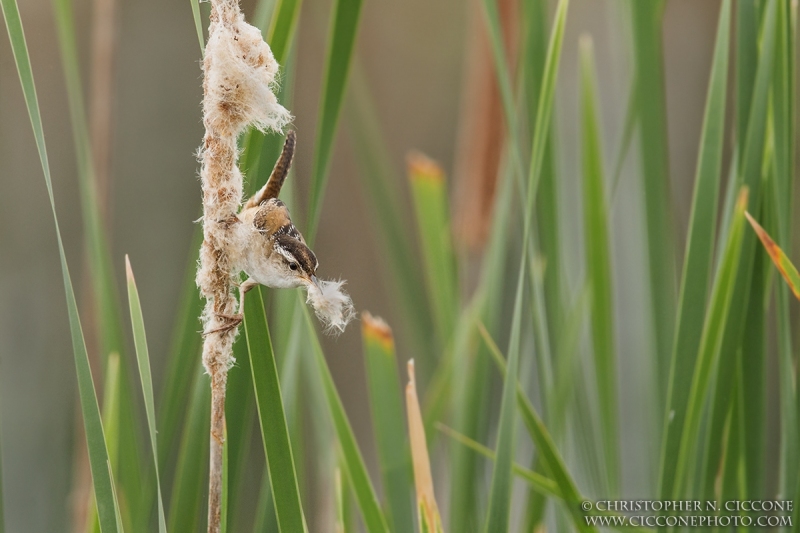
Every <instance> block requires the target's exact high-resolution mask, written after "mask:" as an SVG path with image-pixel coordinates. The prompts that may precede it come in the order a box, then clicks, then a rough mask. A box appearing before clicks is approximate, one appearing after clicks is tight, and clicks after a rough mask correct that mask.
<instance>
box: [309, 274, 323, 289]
mask: <svg viewBox="0 0 800 533" xmlns="http://www.w3.org/2000/svg"><path fill="white" fill-rule="evenodd" d="M311 283H313V284H314V285H316V286H317V288H318V289H319V290H322V287H320V286H319V280H318V279H317V276H315V275H314V274H311Z"/></svg>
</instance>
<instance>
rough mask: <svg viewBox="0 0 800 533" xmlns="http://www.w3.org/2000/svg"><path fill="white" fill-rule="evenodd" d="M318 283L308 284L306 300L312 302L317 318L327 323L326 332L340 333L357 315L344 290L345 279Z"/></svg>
mask: <svg viewBox="0 0 800 533" xmlns="http://www.w3.org/2000/svg"><path fill="white" fill-rule="evenodd" d="M318 283H319V287H317V286H316V285H314V284H310V285H308V286H307V290H308V297H307V298H306V302H307V303H309V304H311V306H312V307H313V308H314V312H315V313H316V314H317V318H319V319H320V321H321V322H322V323H323V324H324V325H325V332H326V333H333V334H336V335H338V334H339V333H341V332H343V331H344V328H345V327H347V324H348V323H349V322H350V321H351V320H352V319H353V317H354V316H355V310H354V309H353V301H352V300H351V299H350V296H349V295H348V294H347V293H346V292H344V291H343V290H342V285H344V284H345V282H344V280H339V281H319V282H318Z"/></svg>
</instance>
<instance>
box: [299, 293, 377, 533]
mask: <svg viewBox="0 0 800 533" xmlns="http://www.w3.org/2000/svg"><path fill="white" fill-rule="evenodd" d="M302 309H303V314H304V315H305V322H306V325H307V328H308V334H309V337H310V340H311V344H312V351H313V352H314V362H315V365H314V366H316V368H317V377H318V379H319V384H320V386H321V387H322V392H323V395H324V397H325V400H326V403H327V406H328V410H329V412H330V415H331V419H332V421H333V427H334V429H335V431H336V436H337V437H338V439H339V444H340V446H341V452H342V457H343V461H342V465H343V466H344V470H345V473H346V474H347V477H348V479H349V480H350V485H351V486H352V488H353V492H354V493H355V495H356V502H357V503H358V507H359V508H360V509H361V515H362V516H363V518H364V524H365V526H366V529H367V532H368V533H379V532H380V533H385V532H387V531H389V528H388V526H387V524H386V519H385V518H384V516H383V512H382V511H381V508H380V505H379V504H378V497H377V496H376V495H375V490H374V489H373V488H372V482H371V481H370V478H369V474H368V473H367V468H366V466H365V464H364V458H363V457H362V456H361V452H360V451H359V449H358V444H357V442H356V437H355V434H354V433H353V428H352V427H351V426H350V421H349V420H348V419H347V414H346V413H345V410H344V406H343V405H342V400H341V398H340V397H339V393H338V392H337V390H336V385H335V384H334V382H333V376H331V371H330V369H329V368H328V363H327V361H325V355H324V354H323V353H322V347H321V346H320V344H319V339H318V338H317V334H316V331H315V330H314V323H313V322H312V321H311V315H310V314H309V312H308V308H307V307H306V306H303V308H302Z"/></svg>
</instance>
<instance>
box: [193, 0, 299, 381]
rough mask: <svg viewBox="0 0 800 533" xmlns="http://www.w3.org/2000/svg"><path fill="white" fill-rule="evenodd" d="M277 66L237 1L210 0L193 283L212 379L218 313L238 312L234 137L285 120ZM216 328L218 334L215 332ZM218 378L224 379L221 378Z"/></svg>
mask: <svg viewBox="0 0 800 533" xmlns="http://www.w3.org/2000/svg"><path fill="white" fill-rule="evenodd" d="M278 68H279V66H278V63H277V62H276V61H275V57H274V56H273V55H272V51H271V50H270V48H269V46H268V45H267V43H265V42H264V40H263V39H262V37H261V32H260V31H259V30H258V29H257V28H255V27H253V26H251V25H250V24H247V23H246V22H245V20H244V15H243V14H242V12H241V10H240V9H239V5H238V2H236V0H214V1H213V2H212V13H211V24H210V26H209V37H208V43H207V45H206V50H205V58H204V60H203V71H204V80H203V124H204V125H205V128H206V134H205V137H204V139H203V145H202V146H201V148H200V158H201V160H202V168H201V170H200V177H201V179H202V184H203V233H204V242H203V247H202V250H201V252H200V265H199V268H198V272H197V285H198V286H199V287H200V291H201V293H202V294H203V296H204V297H205V298H206V308H205V310H204V311H203V316H202V319H203V326H204V331H207V332H214V333H211V334H209V335H207V336H206V337H205V340H204V343H203V364H204V365H205V367H206V370H207V371H208V373H209V374H211V375H212V376H213V375H215V372H216V369H221V370H223V371H227V369H228V368H230V367H231V366H232V365H233V362H234V359H233V355H232V347H233V341H234V339H235V337H236V334H237V332H238V328H233V329H228V330H225V329H224V326H225V325H226V324H228V323H229V320H228V319H224V318H222V317H221V315H231V314H233V313H235V312H236V308H237V306H236V297H235V295H234V293H235V290H234V289H235V286H236V282H237V280H238V274H239V272H238V269H237V267H236V263H237V260H238V255H239V250H238V248H237V242H236V241H237V239H236V237H237V235H236V234H235V233H234V231H235V230H234V229H233V227H234V226H235V224H231V220H233V219H234V218H235V216H236V214H237V212H238V211H239V207H240V206H241V204H242V181H243V178H242V174H241V172H239V168H238V165H237V159H238V157H239V152H238V150H237V146H236V139H237V137H238V136H239V135H240V134H241V133H242V132H243V131H244V130H245V129H246V128H247V127H248V126H251V125H252V126H255V127H257V128H259V129H260V130H262V131H268V130H269V131H276V132H280V131H281V130H282V129H283V127H284V126H285V125H286V124H287V123H288V122H290V121H291V118H292V117H291V115H290V114H289V112H288V111H287V110H286V109H285V108H283V106H281V105H280V104H279V103H278V99H277V98H276V96H275V94H274V92H273V89H274V88H275V83H276V76H277V73H278ZM221 328H222V329H221ZM223 381H224V380H223Z"/></svg>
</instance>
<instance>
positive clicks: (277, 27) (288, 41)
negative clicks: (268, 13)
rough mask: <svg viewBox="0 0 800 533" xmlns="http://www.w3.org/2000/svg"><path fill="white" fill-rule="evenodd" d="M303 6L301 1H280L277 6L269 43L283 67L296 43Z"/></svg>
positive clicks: (273, 16) (271, 24)
mask: <svg viewBox="0 0 800 533" xmlns="http://www.w3.org/2000/svg"><path fill="white" fill-rule="evenodd" d="M301 4H302V1H301V0H278V2H277V4H275V9H274V11H273V13H272V22H271V23H270V27H269V32H268V33H267V42H268V43H269V47H270V48H271V49H272V54H273V55H274V56H275V60H276V61H277V62H278V64H279V65H283V64H284V62H285V61H286V59H287V58H288V57H289V48H290V47H291V45H292V42H293V41H294V36H295V32H296V30H297V20H298V18H299V17H300V6H301Z"/></svg>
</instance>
